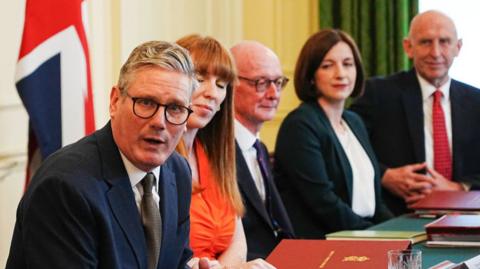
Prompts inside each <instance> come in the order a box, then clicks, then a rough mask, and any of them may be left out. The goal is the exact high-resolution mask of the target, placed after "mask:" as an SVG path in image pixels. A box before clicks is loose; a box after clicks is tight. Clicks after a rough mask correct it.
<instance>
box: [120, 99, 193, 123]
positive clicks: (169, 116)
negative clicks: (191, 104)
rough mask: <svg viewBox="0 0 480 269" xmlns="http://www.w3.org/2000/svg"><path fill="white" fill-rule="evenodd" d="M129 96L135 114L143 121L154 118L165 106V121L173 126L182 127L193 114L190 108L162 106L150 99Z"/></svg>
mask: <svg viewBox="0 0 480 269" xmlns="http://www.w3.org/2000/svg"><path fill="white" fill-rule="evenodd" d="M127 96H128V97H130V98H131V99H132V101H133V114H135V115H136V116H137V117H139V118H142V119H149V118H151V117H153V115H155V113H157V111H158V108H159V107H161V106H163V107H165V109H164V113H165V114H164V116H165V120H167V122H168V123H170V124H173V125H181V124H184V123H185V122H186V121H187V120H188V117H190V114H192V112H193V110H191V109H190V108H188V107H186V106H182V105H179V104H175V103H171V104H160V103H157V102H155V101H153V100H152V99H148V98H141V97H132V96H130V95H129V94H127Z"/></svg>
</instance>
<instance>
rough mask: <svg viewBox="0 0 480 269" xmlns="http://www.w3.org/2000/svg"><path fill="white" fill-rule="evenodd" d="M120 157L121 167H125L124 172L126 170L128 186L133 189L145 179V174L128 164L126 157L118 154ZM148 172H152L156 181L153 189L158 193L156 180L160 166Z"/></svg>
mask: <svg viewBox="0 0 480 269" xmlns="http://www.w3.org/2000/svg"><path fill="white" fill-rule="evenodd" d="M120 156H122V161H123V165H124V166H125V170H127V174H128V178H129V179H130V184H131V185H132V187H135V186H136V185H137V184H138V183H139V182H140V181H141V180H142V179H143V178H144V177H145V175H146V174H147V172H145V171H143V170H141V169H138V168H137V167H136V166H135V165H133V164H132V163H131V162H130V160H128V158H127V157H125V155H123V153H122V152H120ZM150 172H152V173H153V174H154V175H155V178H156V179H157V180H155V189H156V190H157V191H158V178H159V175H160V166H158V167H155V168H154V169H152V171H150Z"/></svg>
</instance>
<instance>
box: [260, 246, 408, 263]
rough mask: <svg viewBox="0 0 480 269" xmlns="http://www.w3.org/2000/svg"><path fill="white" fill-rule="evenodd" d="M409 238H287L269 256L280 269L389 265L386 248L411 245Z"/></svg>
mask: <svg viewBox="0 0 480 269" xmlns="http://www.w3.org/2000/svg"><path fill="white" fill-rule="evenodd" d="M410 246H411V245H410V241H409V240H404V241H387V240H379V241H375V240H295V239H285V240H282V242H280V244H278V246H277V247H276V248H275V249H274V250H273V252H272V253H271V254H270V255H269V256H268V257H267V261H268V262H269V263H271V264H272V265H274V266H275V267H277V269H300V268H301V269H343V268H345V269H347V268H348V269H372V268H387V251H388V250H394V249H408V248H410Z"/></svg>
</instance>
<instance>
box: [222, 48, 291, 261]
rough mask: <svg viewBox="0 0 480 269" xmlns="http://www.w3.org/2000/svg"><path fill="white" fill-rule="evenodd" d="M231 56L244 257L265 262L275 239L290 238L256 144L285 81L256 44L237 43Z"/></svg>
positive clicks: (270, 54) (259, 145)
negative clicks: (235, 72) (234, 73)
mask: <svg viewBox="0 0 480 269" xmlns="http://www.w3.org/2000/svg"><path fill="white" fill-rule="evenodd" d="M231 52H232V55H233V57H234V59H235V62H236V65H237V69H238V74H239V76H238V78H239V83H238V84H237V85H236V86H235V90H234V93H235V138H236V160H237V180H238V184H239V187H240V192H241V193H242V197H243V199H244V202H245V208H246V213H245V216H244V217H243V218H242V222H243V226H244V229H245V235H246V238H247V247H248V254H247V258H248V260H252V259H256V258H265V257H266V256H267V255H268V254H269V253H270V252H271V251H272V250H273V248H274V247H275V246H276V245H277V244H278V243H279V242H280V240H281V239H283V238H292V237H293V229H292V225H291V223H290V219H289V218H288V216H287V212H286V210H285V207H284V205H283V203H282V200H281V199H280V196H279V194H278V191H277V188H276V186H275V184H274V182H273V178H272V174H271V169H270V164H269V162H268V160H269V157H268V151H267V148H266V147H265V145H264V144H263V143H261V142H260V140H259V139H258V133H259V132H260V128H261V127H262V125H263V123H264V122H265V121H268V120H271V119H272V118H273V117H274V116H275V113H276V111H277V106H278V103H279V101H280V91H281V90H282V89H283V88H284V87H285V85H286V84H287V82H288V79H287V78H286V77H285V76H284V75H283V72H282V69H281V65H280V61H279V59H278V57H277V56H276V54H275V53H274V52H273V51H272V50H270V49H269V48H267V47H265V46H264V45H262V44H260V43H258V42H253V41H243V42H240V43H238V44H237V45H235V46H234V47H232V49H231Z"/></svg>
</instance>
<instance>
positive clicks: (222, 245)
mask: <svg viewBox="0 0 480 269" xmlns="http://www.w3.org/2000/svg"><path fill="white" fill-rule="evenodd" d="M195 155H196V157H197V164H198V175H199V185H200V186H198V187H197V188H194V192H193V193H192V203H191V205H190V246H191V248H192V250H193V255H194V257H199V258H201V257H207V258H209V259H217V258H218V257H219V256H220V255H221V254H222V253H223V252H224V251H225V250H226V249H227V248H228V246H229V245H230V243H231V241H232V237H233V233H234V231H235V220H236V213H235V211H234V209H233V207H232V206H231V205H230V203H229V202H228V201H227V200H226V199H225V197H224V196H222V195H221V193H220V189H219V186H218V185H217V183H216V182H215V181H214V180H213V171H212V170H211V168H210V163H209V161H208V158H207V155H206V153H205V150H204V149H203V146H202V145H201V144H200V142H199V141H198V140H196V141H195ZM195 190H197V191H195Z"/></svg>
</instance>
